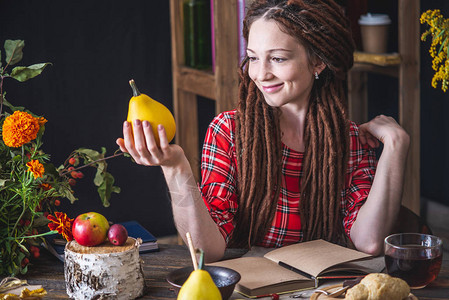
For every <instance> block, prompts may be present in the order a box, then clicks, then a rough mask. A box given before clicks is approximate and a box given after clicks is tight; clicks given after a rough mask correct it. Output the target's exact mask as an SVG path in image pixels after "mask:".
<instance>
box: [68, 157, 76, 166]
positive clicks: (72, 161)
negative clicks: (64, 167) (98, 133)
mask: <svg viewBox="0 0 449 300" xmlns="http://www.w3.org/2000/svg"><path fill="white" fill-rule="evenodd" d="M69 164H71V165H74V164H76V159H75V158H74V157H72V158H70V159H69Z"/></svg>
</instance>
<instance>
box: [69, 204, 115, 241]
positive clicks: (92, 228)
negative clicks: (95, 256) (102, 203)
mask: <svg viewBox="0 0 449 300" xmlns="http://www.w3.org/2000/svg"><path fill="white" fill-rule="evenodd" d="M108 230H109V223H108V220H106V218H105V217H104V216H103V215H102V214H99V213H96V212H88V213H84V214H81V215H79V216H78V217H76V219H75V221H73V225H72V234H73V238H74V239H75V241H77V242H78V244H80V245H82V246H96V245H99V244H101V243H103V242H104V241H105V240H106V237H107V234H108Z"/></svg>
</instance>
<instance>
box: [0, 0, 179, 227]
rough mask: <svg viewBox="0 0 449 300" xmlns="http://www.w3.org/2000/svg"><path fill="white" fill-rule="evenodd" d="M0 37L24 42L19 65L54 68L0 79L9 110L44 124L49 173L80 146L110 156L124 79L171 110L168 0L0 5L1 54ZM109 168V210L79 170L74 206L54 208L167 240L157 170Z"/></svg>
mask: <svg viewBox="0 0 449 300" xmlns="http://www.w3.org/2000/svg"><path fill="white" fill-rule="evenodd" d="M6 39H23V40H25V48H24V59H23V60H22V61H21V62H20V63H19V64H18V65H26V66H28V65H31V64H34V63H40V62H52V63H53V65H52V66H49V67H47V69H45V70H44V72H43V73H42V74H41V75H40V76H38V77H36V78H34V79H32V80H29V81H27V82H24V83H19V82H17V81H15V80H12V79H9V80H8V79H6V80H5V83H4V89H5V90H6V91H7V99H8V100H9V101H10V102H12V103H13V104H15V105H23V106H25V107H26V108H27V109H29V110H31V111H32V112H34V113H35V114H38V115H43V116H44V117H45V118H46V119H47V120H48V123H47V124H46V132H45V135H44V143H45V144H44V150H45V151H46V152H47V153H50V154H51V156H52V157H51V159H52V162H53V163H54V164H55V165H59V164H61V163H62V162H63V161H64V160H65V158H66V157H67V156H68V155H69V154H70V153H71V151H72V150H74V149H76V148H79V147H87V148H92V149H95V150H100V148H101V147H102V146H104V147H106V149H107V150H108V154H112V153H113V152H114V151H115V150H116V149H118V146H116V144H115V140H116V138H118V137H120V136H122V124H123V121H124V120H125V119H126V116H127V111H128V101H129V99H130V97H131V96H132V93H131V88H130V87H129V85H128V80H129V79H131V78H134V79H135V81H136V83H137V85H138V87H139V89H140V91H141V92H143V93H146V94H148V95H149V96H151V97H152V98H154V99H156V100H158V101H160V102H162V103H163V104H165V105H166V106H167V107H168V108H169V109H171V110H172V89H171V87H172V84H171V80H172V78H171V54H170V49H171V48H170V47H171V45H170V22H169V1H149V0H127V1H109V0H95V1H85V0H82V1H54V0H53V1H52V0H39V1H32V0H8V1H5V0H0V44H1V50H0V51H1V52H2V55H4V50H3V43H4V40H6ZM109 169H110V172H111V173H112V174H113V175H114V176H115V179H116V185H118V186H119V187H120V188H121V193H120V194H114V195H113V196H112V199H111V205H110V207H109V208H104V207H102V205H101V202H100V199H99V197H98V195H97V194H96V189H95V187H94V185H93V183H92V181H91V180H92V179H93V176H92V175H93V172H86V176H85V178H84V179H82V180H79V181H78V183H77V186H76V187H75V193H76V196H77V197H78V198H79V201H77V202H76V203H75V204H73V205H72V204H70V203H69V202H68V201H63V204H62V206H61V210H63V211H65V212H67V213H68V214H69V215H70V216H71V217H76V216H77V215H78V214H79V213H82V212H87V211H97V212H100V213H103V214H104V215H105V216H106V217H107V218H108V219H109V220H111V221H114V222H119V221H126V220H138V221H139V222H141V223H142V224H143V225H144V226H145V227H147V228H148V229H149V230H150V231H151V232H153V234H155V235H156V236H164V235H169V234H174V233H175V232H176V230H175V227H174V225H173V218H172V215H171V208H170V202H169V197H168V194H167V188H166V184H165V180H164V178H163V175H162V172H161V170H160V168H159V167H142V166H138V165H136V164H134V163H132V162H131V160H130V159H129V158H125V157H118V158H114V159H112V160H109ZM92 171H93V169H92Z"/></svg>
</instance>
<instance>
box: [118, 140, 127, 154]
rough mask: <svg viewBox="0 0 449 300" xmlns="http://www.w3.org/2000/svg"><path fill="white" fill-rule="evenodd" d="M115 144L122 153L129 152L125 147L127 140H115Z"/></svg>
mask: <svg viewBox="0 0 449 300" xmlns="http://www.w3.org/2000/svg"><path fill="white" fill-rule="evenodd" d="M115 143H116V144H117V145H118V146H119V147H120V151H122V152H126V153H127V152H128V150H127V149H126V147H125V140H124V139H122V138H118V139H116V140H115Z"/></svg>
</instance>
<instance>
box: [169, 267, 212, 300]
mask: <svg viewBox="0 0 449 300" xmlns="http://www.w3.org/2000/svg"><path fill="white" fill-rule="evenodd" d="M177 299H178V300H221V293H220V290H219V289H218V288H217V286H216V285H215V283H214V281H213V280H212V277H210V275H209V273H208V272H207V271H205V270H200V269H198V270H195V271H193V272H192V273H190V276H189V278H187V280H186V282H185V283H184V284H183V285H182V287H181V289H180V290H179V294H178V298H177Z"/></svg>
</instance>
